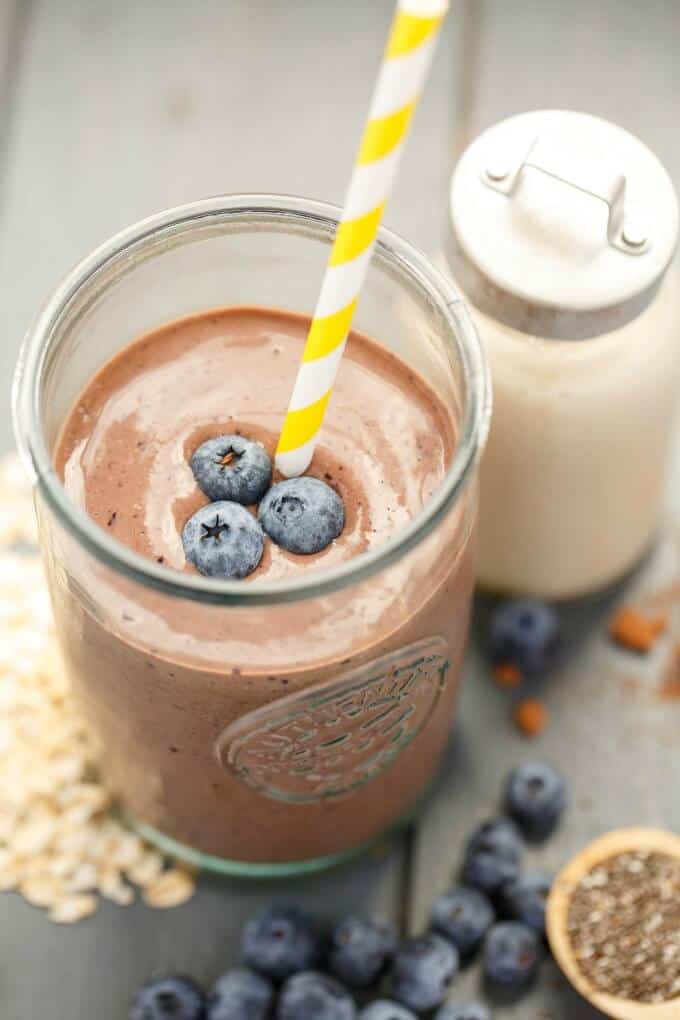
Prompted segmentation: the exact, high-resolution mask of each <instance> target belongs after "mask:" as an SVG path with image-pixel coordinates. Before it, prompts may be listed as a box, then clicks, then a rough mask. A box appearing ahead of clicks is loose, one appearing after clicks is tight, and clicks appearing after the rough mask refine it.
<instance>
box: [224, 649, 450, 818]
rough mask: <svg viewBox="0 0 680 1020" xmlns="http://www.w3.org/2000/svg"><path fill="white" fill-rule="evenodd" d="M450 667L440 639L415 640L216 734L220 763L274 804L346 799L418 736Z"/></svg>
mask: <svg viewBox="0 0 680 1020" xmlns="http://www.w3.org/2000/svg"><path fill="white" fill-rule="evenodd" d="M448 668H449V663H448V660H447V658H446V642H445V641H444V640H443V638H441V637H434V638H426V639H424V640H422V641H418V642H416V643H415V644H412V645H409V646H408V647H407V648H402V649H400V650H399V651H397V652H391V653H390V654H389V655H385V656H383V657H382V658H380V659H377V660H375V661H374V662H372V663H370V664H369V665H365V666H361V667H360V668H359V669H354V670H351V671H349V672H347V673H346V674H345V675H344V676H339V677H336V678H335V679H334V680H332V681H331V682H330V683H322V684H319V685H317V686H316V687H314V688H312V689H310V690H306V691H303V692H301V693H299V694H293V695H290V696H289V697H286V698H280V699H279V700H278V701H275V702H273V703H272V704H271V705H267V706H266V707H264V708H261V709H257V710H256V711H255V712H251V713H250V714H249V715H247V716H245V717H243V718H242V719H239V720H238V722H236V723H234V724H233V725H231V726H229V727H228V728H227V729H226V730H225V731H224V733H223V734H222V735H221V737H220V738H219V740H218V742H217V748H216V750H217V754H218V757H219V759H220V761H221V762H222V765H223V766H224V768H225V769H228V770H229V771H231V772H233V773H235V774H236V775H237V776H238V777H239V778H240V779H242V780H243V781H244V782H246V783H248V784H249V785H250V786H253V787H254V788H255V789H256V790H258V791H259V792H260V793H262V794H264V795H266V796H268V797H274V798H276V799H277V800H285V801H290V802H292V803H309V802H313V801H318V800H322V799H324V798H328V797H337V796H340V795H341V794H344V793H348V792H349V791H350V790H353V789H356V787H358V786H362V785H363V784H364V783H367V782H368V781H369V780H370V779H373V778H374V777H375V776H377V775H378V774H379V773H380V772H382V771H383V769H385V768H387V766H388V765H389V764H390V762H392V761H393V760H394V759H395V758H396V756H397V755H398V754H400V752H401V751H403V750H404V748H405V747H406V746H407V745H408V744H409V743H410V742H411V741H412V740H413V738H414V737H415V736H416V734H417V733H419V732H420V730H421V729H422V728H423V726H424V725H425V723H426V722H427V720H428V718H429V717H430V715H431V714H432V712H433V710H434V708H435V706H436V704H437V702H438V700H439V697H440V695H441V692H442V690H443V688H444V684H445V682H446V674H447V671H448Z"/></svg>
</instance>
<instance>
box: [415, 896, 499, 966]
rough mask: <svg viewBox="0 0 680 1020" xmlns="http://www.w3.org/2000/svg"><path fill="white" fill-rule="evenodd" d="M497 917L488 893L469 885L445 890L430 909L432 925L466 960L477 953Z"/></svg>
mask: <svg viewBox="0 0 680 1020" xmlns="http://www.w3.org/2000/svg"><path fill="white" fill-rule="evenodd" d="M495 920H496V915H495V913H494V909H493V907H492V906H491V903H490V901H489V900H488V899H487V897H486V896H485V895H484V893H482V892H480V891H479V890H478V889H472V888H470V887H469V886H465V885H458V886H456V887H455V888H454V889H449V891H448V892H445V893H442V895H441V896H439V897H438V898H437V899H436V900H435V901H434V903H433V905H432V910H431V912H430V926H431V927H432V928H433V929H434V930H435V931H437V932H439V934H440V935H443V936H444V937H445V938H447V939H448V940H449V942H452V943H453V945H454V946H455V947H456V949H457V950H458V952H459V953H460V956H461V958H462V959H469V958H470V957H471V956H472V955H473V954H474V953H475V952H476V950H477V948H478V947H479V946H480V945H481V943H482V940H483V938H484V936H485V935H486V933H487V931H488V929H489V928H490V927H491V925H492V924H493V922H494V921H495Z"/></svg>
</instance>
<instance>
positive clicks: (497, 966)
mask: <svg viewBox="0 0 680 1020" xmlns="http://www.w3.org/2000/svg"><path fill="white" fill-rule="evenodd" d="M540 961H541V943H540V940H539V937H538V935H537V934H536V932H535V931H534V930H533V928H529V927H527V925H526V924H521V923H520V922H519V921H506V922H503V923H502V924H496V925H494V926H493V928H492V929H491V931H490V932H489V934H488V935H487V937H486V941H485V943H484V976H485V978H486V979H487V981H488V982H489V983H490V984H491V985H492V986H497V987H499V988H505V989H508V990H512V991H522V990H523V989H525V988H527V987H528V986H529V985H530V984H531V982H532V981H533V979H534V978H535V976H536V972H537V970H538V965H539V963H540Z"/></svg>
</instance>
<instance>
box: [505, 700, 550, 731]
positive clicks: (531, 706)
mask: <svg viewBox="0 0 680 1020" xmlns="http://www.w3.org/2000/svg"><path fill="white" fill-rule="evenodd" d="M513 716H514V720H515V723H516V725H517V728H518V729H519V730H520V732H521V733H523V734H524V736H525V737H537V736H538V735H539V734H540V733H542V732H543V730H544V729H545V728H546V726H547V725H548V720H549V718H550V717H549V715H548V709H547V708H546V706H545V705H544V704H543V702H542V701H539V700H538V699H537V698H525V699H524V701H520V702H519V704H518V705H516V706H515V711H514V713H513Z"/></svg>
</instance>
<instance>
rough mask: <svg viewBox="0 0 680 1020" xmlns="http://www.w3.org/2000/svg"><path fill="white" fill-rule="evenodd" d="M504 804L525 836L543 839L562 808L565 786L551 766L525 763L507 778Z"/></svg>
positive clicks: (565, 792) (549, 832)
mask: <svg viewBox="0 0 680 1020" xmlns="http://www.w3.org/2000/svg"><path fill="white" fill-rule="evenodd" d="M505 804H506V809H507V810H508V811H509V813H510V814H511V815H512V817H513V818H514V819H515V820H516V821H517V822H518V823H519V825H520V826H521V827H522V830H523V831H524V833H525V835H527V836H529V837H530V838H532V839H545V838H546V836H549V835H550V834H551V832H553V831H554V830H555V828H556V827H557V823H558V822H559V820H560V815H561V814H562V812H563V810H564V808H565V807H566V804H567V785H566V783H565V781H564V779H563V778H562V776H561V775H560V774H559V772H557V770H556V769H554V768H553V767H552V766H551V765H544V764H542V763H541V762H526V763H525V764H524V765H520V766H519V768H516V769H515V770H514V771H513V772H511V773H510V775H509V776H508V778H507V780H506V784H505Z"/></svg>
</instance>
